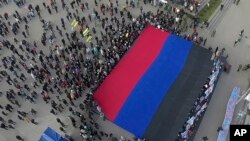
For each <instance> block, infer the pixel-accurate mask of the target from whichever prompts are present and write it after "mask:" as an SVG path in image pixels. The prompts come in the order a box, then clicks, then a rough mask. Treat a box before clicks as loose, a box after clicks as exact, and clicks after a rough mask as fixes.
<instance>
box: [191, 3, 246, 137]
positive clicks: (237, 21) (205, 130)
mask: <svg viewBox="0 0 250 141" xmlns="http://www.w3.org/2000/svg"><path fill="white" fill-rule="evenodd" d="M229 1H230V0H229ZM249 5H250V1H249V0H241V1H240V3H239V5H238V6H236V5H235V4H231V5H230V6H228V7H227V9H226V10H227V12H225V13H223V14H218V13H215V14H214V15H216V16H217V15H221V16H220V17H217V20H219V21H214V22H217V23H218V24H217V25H216V26H214V27H213V28H212V29H211V28H209V29H210V30H209V29H204V31H203V32H202V34H204V36H205V37H207V39H208V40H207V44H206V46H207V47H209V46H211V47H212V48H215V47H217V46H218V47H219V48H220V49H222V48H225V49H226V54H228V55H229V57H228V62H229V63H230V64H231V65H232V68H231V71H230V73H228V74H227V73H222V75H221V77H220V79H219V81H218V84H217V86H216V89H215V91H214V95H213V97H212V99H211V101H210V104H209V106H208V108H207V111H206V113H205V116H204V118H203V119H202V122H201V125H200V127H199V129H198V132H197V134H196V136H195V139H194V141H201V140H202V137H204V136H207V137H208V138H209V141H215V140H216V139H217V136H218V133H217V131H216V130H217V128H218V127H219V126H221V125H222V122H223V120H224V117H225V110H226V105H227V102H228V99H229V97H230V95H231V91H232V90H233V88H234V87H235V86H238V87H240V88H241V90H242V91H243V90H246V89H247V87H248V78H249V77H250V76H249V74H250V73H249V71H240V72H237V68H238V66H239V64H242V65H245V64H248V63H249V61H250V56H249V55H248V52H249V51H250V39H249V37H250V26H249V25H250V19H249V18H248V17H249V12H250V8H249ZM217 12H223V11H219V10H218V11H217ZM211 19H213V17H212V18H211ZM242 29H244V30H245V32H244V36H247V37H248V38H243V39H242V41H241V42H240V43H239V44H237V45H236V46H235V47H234V46H233V43H234V41H235V40H236V39H238V37H239V33H240V31H241V30H242ZM211 30H216V34H215V37H214V38H211V33H212V32H211ZM241 107H242V103H239V104H238V105H237V106H236V110H235V114H237V112H238V111H239V109H240V108H241ZM235 117H236V116H234V121H235Z"/></svg>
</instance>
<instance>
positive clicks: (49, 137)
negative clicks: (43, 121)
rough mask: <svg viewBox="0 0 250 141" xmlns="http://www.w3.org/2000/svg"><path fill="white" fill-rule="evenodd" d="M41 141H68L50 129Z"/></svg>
mask: <svg viewBox="0 0 250 141" xmlns="http://www.w3.org/2000/svg"><path fill="white" fill-rule="evenodd" d="M39 141H68V140H67V139H65V138H63V137H62V135H60V134H58V133H57V132H56V131H55V130H53V129H51V128H50V127H48V128H47V129H46V130H45V131H44V132H43V134H42V136H41V138H40V139H39Z"/></svg>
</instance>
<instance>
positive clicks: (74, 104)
mask: <svg viewBox="0 0 250 141" xmlns="http://www.w3.org/2000/svg"><path fill="white" fill-rule="evenodd" d="M0 3H1V4H2V5H8V4H11V3H9V1H8V0H2V1H0ZM14 3H15V4H16V5H17V6H18V7H22V6H25V7H26V9H27V10H26V13H19V12H18V10H15V12H14V13H8V12H7V11H6V12H4V13H1V14H0V36H1V40H0V49H1V52H10V53H6V54H2V53H1V55H2V56H1V62H2V65H1V71H0V80H1V83H3V82H4V81H5V82H6V85H7V87H8V88H7V90H6V91H3V90H1V94H0V95H1V96H2V97H3V96H6V99H7V100H8V103H9V104H6V105H1V104H0V109H1V115H0V123H1V128H2V129H5V130H12V129H15V125H16V124H18V122H19V120H20V121H24V122H28V123H31V124H34V125H38V124H39V122H38V121H37V120H36V118H35V117H36V114H37V113H39V111H37V110H36V109H35V108H33V107H31V109H28V110H26V111H23V110H21V107H22V104H23V103H25V102H30V103H31V104H40V103H37V101H38V99H39V98H41V97H42V99H43V100H44V102H45V103H46V104H48V105H50V106H51V108H50V109H49V111H50V113H51V114H53V115H55V116H57V115H59V114H61V113H63V112H65V111H66V110H67V111H68V112H70V116H68V118H69V119H70V121H71V123H72V126H73V127H75V128H79V132H80V136H81V137H82V138H84V139H85V140H102V139H103V138H110V139H113V140H114V141H115V140H120V141H125V140H126V139H125V138H124V137H121V138H117V137H116V136H115V135H113V134H112V133H107V132H105V131H102V130H101V129H100V124H99V123H98V122H96V116H95V115H99V116H100V117H101V118H103V119H104V120H105V117H104V115H103V113H102V111H101V107H99V106H98V103H96V102H95V101H94V100H93V97H92V96H93V92H94V91H95V90H96V89H97V88H98V86H99V85H100V84H101V83H102V81H103V80H104V79H105V77H106V76H107V75H108V74H109V73H110V72H111V70H112V68H114V66H115V65H116V64H117V63H118V62H119V60H120V59H121V58H122V57H123V55H124V54H125V53H126V52H127V51H128V50H129V48H130V47H131V46H132V44H133V43H134V42H135V40H136V39H137V37H138V36H139V35H140V33H141V32H142V30H143V29H144V27H145V26H147V25H148V24H151V25H154V26H155V27H157V28H159V29H162V30H166V31H171V32H173V33H175V34H177V35H179V36H182V37H184V38H186V39H188V40H191V41H193V42H195V43H197V44H200V43H201V42H202V41H203V39H202V38H201V37H199V36H198V33H197V31H196V30H195V29H196V27H197V23H196V21H194V22H193V23H192V25H191V27H192V28H193V29H194V30H193V31H194V32H193V33H192V34H190V35H189V34H185V32H184V30H183V27H182V26H181V23H182V21H183V16H184V12H183V11H182V10H180V11H175V9H174V8H173V9H172V11H171V12H168V11H162V10H160V8H158V10H157V12H156V13H153V12H146V11H145V10H144V8H143V5H142V3H141V4H140V3H139V1H138V3H136V2H135V1H133V0H131V1H128V0H127V1H126V6H124V5H123V4H121V3H120V2H119V1H118V0H116V1H114V2H113V1H111V0H110V1H109V2H108V3H103V2H102V1H101V0H95V1H94V4H95V6H94V7H90V6H89V3H88V1H85V2H83V1H82V0H73V1H70V2H68V1H64V0H60V1H59V0H50V1H49V2H43V3H42V5H38V4H37V5H33V4H28V3H26V2H25V0H15V1H14ZM150 3H152V0H144V4H150ZM60 6H61V8H62V10H65V11H66V13H67V14H66V15H65V16H64V17H60V22H61V23H59V24H58V23H53V22H51V21H48V20H46V17H45V16H42V14H41V13H43V15H46V14H47V15H54V14H57V13H58V11H59V9H61V8H59V7H60ZM129 8H137V9H140V12H141V14H140V15H139V16H138V17H135V16H134V15H133V14H132V13H131V12H130V10H128V9H129ZM86 11H92V12H91V14H89V15H86V14H85V12H86ZM13 19H14V20H13ZM37 19H39V20H40V22H41V24H42V27H41V28H42V31H43V33H42V36H41V40H40V41H37V40H30V39H29V37H30V36H32V35H31V34H32V33H30V22H31V21H33V20H37ZM73 21H74V22H73ZM91 23H92V24H91ZM93 25H94V26H93ZM186 26H187V27H189V26H188V25H186ZM12 37H13V38H12ZM46 50H47V51H46ZM79 99H81V100H80V103H79ZM13 111H16V112H17V113H18V114H17V118H16V119H10V118H8V115H10V114H12V112H13ZM96 113H97V114H96ZM56 121H57V122H58V124H59V125H60V127H59V130H60V131H62V132H64V133H65V137H66V138H68V139H69V140H74V137H71V136H70V135H68V134H67V130H66V129H67V126H66V125H65V123H64V122H63V121H62V119H60V118H58V117H57V118H56ZM16 138H17V140H24V138H23V137H21V136H20V135H17V136H16ZM135 140H140V139H138V138H135Z"/></svg>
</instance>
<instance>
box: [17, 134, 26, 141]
mask: <svg viewBox="0 0 250 141" xmlns="http://www.w3.org/2000/svg"><path fill="white" fill-rule="evenodd" d="M16 139H17V140H19V141H24V139H23V138H22V137H21V136H19V135H16Z"/></svg>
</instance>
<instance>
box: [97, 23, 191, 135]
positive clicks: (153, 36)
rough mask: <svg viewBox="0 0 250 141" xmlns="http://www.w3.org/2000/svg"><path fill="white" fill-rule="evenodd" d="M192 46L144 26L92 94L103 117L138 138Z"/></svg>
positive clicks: (176, 37) (158, 30) (165, 33)
mask: <svg viewBox="0 0 250 141" xmlns="http://www.w3.org/2000/svg"><path fill="white" fill-rule="evenodd" d="M192 46H193V45H192V43H191V42H189V41H187V40H185V39H182V38H180V37H178V36H176V35H174V34H171V33H170V32H165V31H162V30H160V29H156V28H155V27H153V26H147V27H146V28H145V29H144V30H143V32H142V33H141V36H140V38H138V40H137V41H136V43H135V44H134V46H133V47H132V48H131V49H130V50H129V51H128V52H127V54H126V55H125V56H124V57H123V58H122V59H121V60H120V62H119V63H118V64H117V65H116V66H115V68H114V69H113V70H112V72H111V73H110V74H109V75H108V76H107V77H106V79H105V80H104V82H103V83H102V84H101V85H100V87H99V88H98V89H97V90H96V92H95V93H94V98H95V100H96V101H97V102H98V104H99V105H100V106H101V108H102V111H103V112H104V114H105V116H106V117H107V118H108V119H109V120H111V121H112V122H114V123H115V124H117V125H118V126H120V127H122V128H124V129H126V130H128V131H129V132H131V133H133V134H134V135H136V136H138V137H142V136H143V135H144V133H145V131H146V129H147V127H148V126H149V124H150V122H151V120H152V119H153V117H154V114H155V113H156V111H157V109H158V108H159V106H160V104H161V102H162V100H163V99H164V97H165V96H166V95H167V94H168V93H167V92H168V91H169V89H170V87H171V85H172V84H173V83H174V81H175V80H176V78H177V77H178V75H179V74H180V72H181V71H182V69H183V67H184V65H185V63H186V59H187V57H188V55H189V53H190V50H191V48H192Z"/></svg>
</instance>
